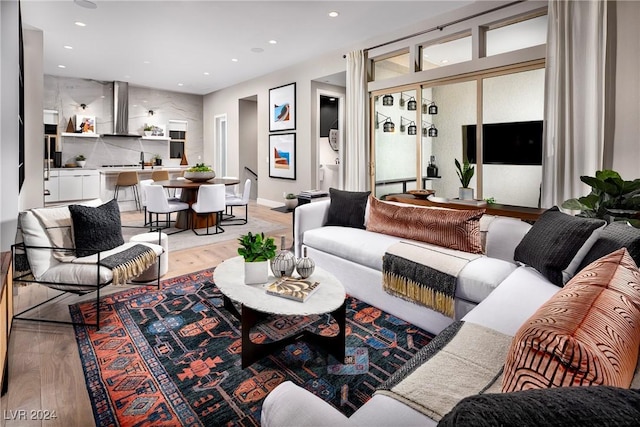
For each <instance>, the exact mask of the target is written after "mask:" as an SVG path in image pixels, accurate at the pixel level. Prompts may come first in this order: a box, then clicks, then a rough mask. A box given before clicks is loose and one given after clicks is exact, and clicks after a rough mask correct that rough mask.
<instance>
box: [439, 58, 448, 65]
mask: <svg viewBox="0 0 640 427" xmlns="http://www.w3.org/2000/svg"><path fill="white" fill-rule="evenodd" d="M440 62H441V63H443V64H447V63H448V62H449V60H448V59H443V60H442V61H440Z"/></svg>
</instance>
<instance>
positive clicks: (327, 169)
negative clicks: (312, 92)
mask: <svg viewBox="0 0 640 427" xmlns="http://www.w3.org/2000/svg"><path fill="white" fill-rule="evenodd" d="M317 93H318V96H317V100H318V105H317V112H318V114H317V118H316V123H318V125H317V126H316V128H317V130H318V131H317V132H318V134H317V141H318V142H317V144H316V147H317V153H316V159H317V163H318V173H317V174H316V188H317V189H319V190H325V191H329V188H339V189H341V188H343V176H344V173H343V170H344V169H343V162H342V158H343V153H344V150H343V147H342V146H343V134H344V99H345V94H344V93H342V92H334V91H330V90H327V89H318V91H317Z"/></svg>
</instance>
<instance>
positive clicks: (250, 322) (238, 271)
mask: <svg viewBox="0 0 640 427" xmlns="http://www.w3.org/2000/svg"><path fill="white" fill-rule="evenodd" d="M213 280H214V283H215V284H216V286H217V287H218V289H220V292H222V294H223V295H224V306H225V308H226V309H227V310H229V311H230V312H231V313H232V314H233V315H235V316H236V317H237V318H238V319H240V321H241V331H242V367H243V368H246V367H247V366H249V365H251V364H252V363H253V362H255V361H257V360H259V359H261V358H262V357H264V356H265V355H267V354H270V353H272V352H273V351H275V349H277V348H281V347H283V346H284V345H286V344H288V343H289V342H291V341H293V340H295V339H298V338H300V337H304V338H305V340H306V341H309V342H314V343H316V344H319V345H321V346H322V347H323V348H325V349H326V350H327V351H328V352H329V353H330V354H332V355H333V356H335V357H336V358H337V359H338V360H339V361H340V362H341V363H342V362H343V361H344V350H345V314H346V305H345V298H346V293H345V290H344V286H342V283H340V281H339V280H338V279H337V278H336V277H335V276H334V275H333V274H331V273H329V272H328V271H326V270H324V269H322V268H319V267H316V268H315V270H314V272H313V275H311V276H310V277H309V278H308V279H307V280H314V281H318V282H320V286H318V289H317V290H316V291H315V292H314V293H313V294H312V295H311V296H309V298H307V300H306V301H305V302H297V301H293V300H289V299H287V298H283V297H279V296H275V295H269V294H267V293H266V291H265V287H266V285H268V284H270V283H272V282H273V281H275V280H276V277H275V276H273V274H269V279H268V280H267V282H265V283H262V284H257V285H245V283H244V259H243V258H242V257H240V256H238V257H235V258H230V259H228V260H225V261H223V262H222V263H221V264H220V265H218V266H217V267H216V268H215V270H214V271H213ZM233 302H235V303H238V304H240V305H241V313H239V312H238V310H237V309H236V307H235V306H234V305H233ZM263 313H264V314H268V315H279V316H306V315H311V314H327V313H328V314H330V315H331V316H333V318H334V319H335V321H336V323H337V324H338V327H339V331H338V334H337V335H335V336H329V337H328V336H320V335H315V334H312V333H310V332H308V331H304V332H302V333H300V332H298V333H296V334H294V335H292V336H290V337H287V338H285V339H284V340H280V341H276V342H270V343H265V344H257V343H254V342H252V341H251V340H250V339H249V331H250V330H251V327H253V326H254V325H255V324H256V323H257V322H258V320H259V319H260V317H263Z"/></svg>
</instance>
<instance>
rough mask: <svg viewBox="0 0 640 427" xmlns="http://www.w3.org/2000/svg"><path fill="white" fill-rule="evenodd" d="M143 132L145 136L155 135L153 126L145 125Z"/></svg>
mask: <svg viewBox="0 0 640 427" xmlns="http://www.w3.org/2000/svg"><path fill="white" fill-rule="evenodd" d="M143 130H144V135H145V136H150V135H151V134H152V133H153V126H152V125H147V124H145V125H144V129H143Z"/></svg>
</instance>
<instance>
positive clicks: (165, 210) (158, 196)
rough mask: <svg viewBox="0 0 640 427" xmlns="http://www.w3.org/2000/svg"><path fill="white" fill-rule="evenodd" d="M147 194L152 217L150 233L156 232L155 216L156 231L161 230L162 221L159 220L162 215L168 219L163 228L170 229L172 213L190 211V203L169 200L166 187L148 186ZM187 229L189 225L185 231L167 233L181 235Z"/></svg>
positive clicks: (148, 207) (148, 209) (148, 208)
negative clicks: (154, 219)
mask: <svg viewBox="0 0 640 427" xmlns="http://www.w3.org/2000/svg"><path fill="white" fill-rule="evenodd" d="M146 193H147V212H149V215H150V217H151V223H150V225H149V227H150V229H149V230H150V231H153V230H154V228H153V215H154V214H155V216H156V228H155V229H158V228H160V219H159V216H160V214H164V215H165V218H166V219H165V226H164V227H162V228H169V227H170V225H171V214H172V213H174V212H180V211H188V210H189V204H188V203H185V202H180V201H176V200H169V197H168V196H167V192H166V191H165V189H164V187H163V186H161V185H155V184H152V185H148V186H147V187H146ZM187 228H188V225H187V227H185V229H184V230H180V231H177V232H174V233H167V234H175V233H179V232H181V231H185V230H186V229H187Z"/></svg>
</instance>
